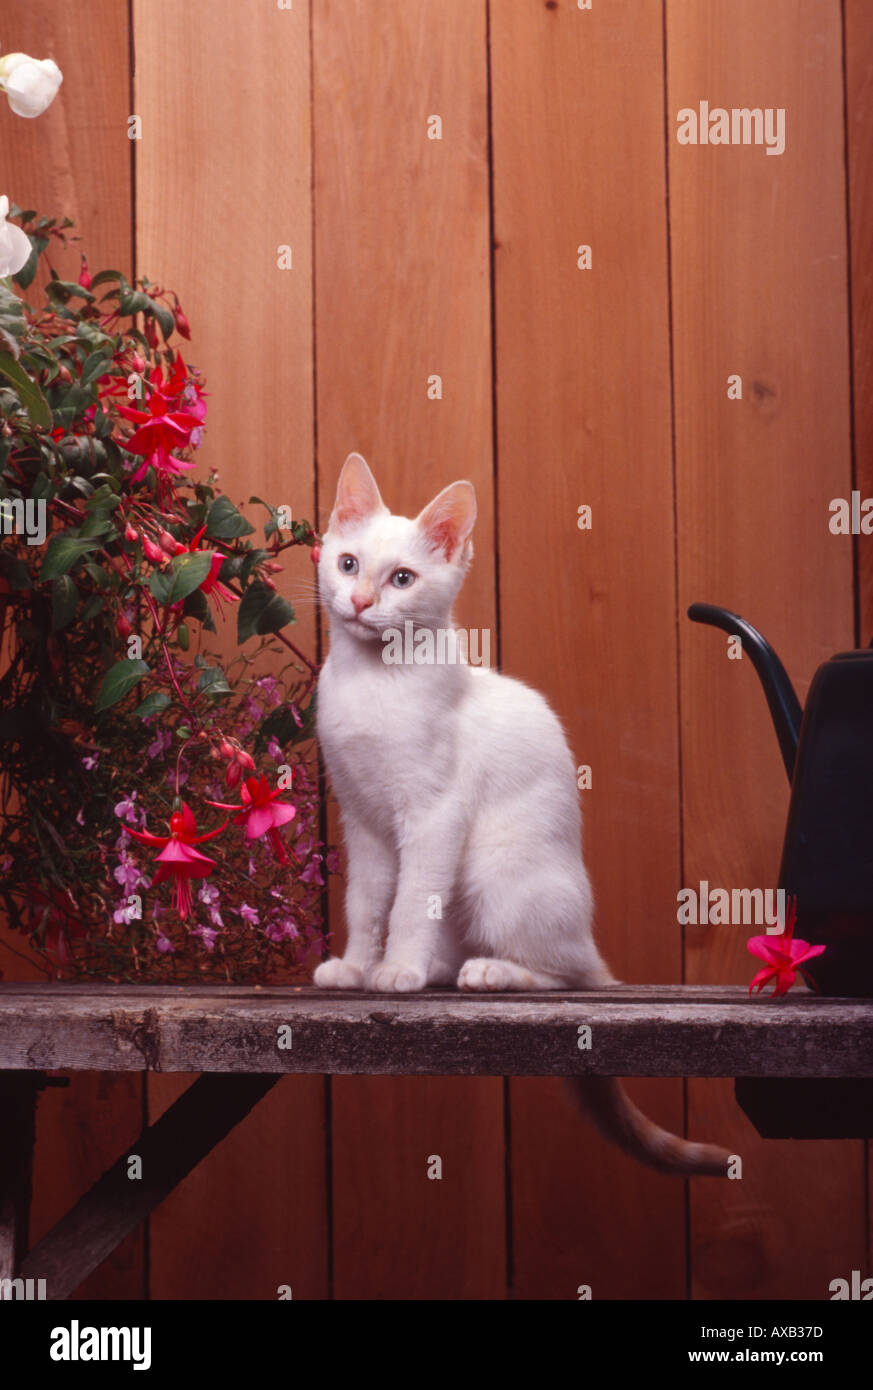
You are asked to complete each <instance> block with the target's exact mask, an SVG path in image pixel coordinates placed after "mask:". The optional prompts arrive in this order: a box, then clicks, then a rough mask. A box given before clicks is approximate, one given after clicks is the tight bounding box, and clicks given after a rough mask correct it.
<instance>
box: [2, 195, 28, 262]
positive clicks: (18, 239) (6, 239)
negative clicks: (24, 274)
mask: <svg viewBox="0 0 873 1390" xmlns="http://www.w3.org/2000/svg"><path fill="white" fill-rule="evenodd" d="M8 212H9V199H8V198H6V197H3V198H0V275H17V274H18V272H19V270H20V269H21V267H22V266H23V265H24V264H25V262H26V261H27V260H28V259H29V258H30V250H31V247H30V238H29V237H28V236H27V235H26V234H25V233H24V232H23V231H22V230H21V228H20V227H16V226H15V223H14V222H7V221H6V217H7V214H8Z"/></svg>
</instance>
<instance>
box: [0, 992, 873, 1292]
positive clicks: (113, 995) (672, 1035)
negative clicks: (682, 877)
mask: <svg viewBox="0 0 873 1390" xmlns="http://www.w3.org/2000/svg"><path fill="white" fill-rule="evenodd" d="M586 1029H590V1035H589V1034H588V1033H586V1032H585V1031H584V1030H586ZM580 1030H583V1031H580ZM58 1070H60V1071H108V1072H116V1071H118V1072H122V1071H140V1072H142V1071H164V1072H200V1073H202V1075H201V1076H200V1077H199V1079H198V1080H197V1081H196V1082H195V1083H194V1084H193V1085H192V1086H191V1087H189V1089H188V1090H187V1091H186V1092H185V1094H184V1095H182V1096H181V1097H180V1098H179V1099H178V1100H177V1101H176V1103H175V1104H174V1105H173V1106H171V1107H170V1109H169V1110H168V1111H167V1112H166V1113H165V1114H164V1115H162V1116H161V1118H160V1119H159V1120H157V1121H156V1122H155V1123H154V1124H152V1125H150V1126H149V1127H148V1128H147V1129H146V1130H145V1131H144V1132H143V1134H142V1135H141V1137H140V1138H139V1139H138V1140H137V1142H136V1145H135V1146H134V1148H135V1152H136V1153H137V1154H139V1155H140V1157H141V1158H142V1168H143V1177H142V1179H141V1180H140V1181H137V1182H131V1181H130V1180H129V1179H128V1175H127V1174H128V1153H129V1151H126V1152H125V1153H124V1154H122V1155H120V1156H119V1158H118V1160H117V1161H116V1162H115V1163H114V1164H113V1166H112V1167H111V1168H110V1169H109V1171H108V1172H107V1173H105V1174H104V1176H103V1177H102V1178H100V1179H99V1181H98V1182H97V1183H95V1184H94V1186H93V1187H92V1188H91V1189H90V1191H89V1192H87V1193H86V1194H85V1196H84V1197H82V1198H81V1200H80V1201H79V1202H77V1204H76V1205H75V1207H74V1208H73V1209H72V1211H70V1212H69V1213H68V1214H67V1216H65V1217H64V1218H63V1219H62V1220H61V1221H59V1222H58V1224H57V1225H56V1226H55V1227H54V1228H53V1229H52V1230H51V1231H50V1232H49V1233H48V1234H47V1235H46V1236H45V1237H44V1238H43V1239H42V1240H41V1241H40V1242H39V1243H38V1245H36V1246H35V1247H34V1248H33V1249H32V1250H30V1251H29V1252H26V1251H25V1249H24V1243H25V1241H26V1233H27V1219H28V1208H29V1197H30V1185H31V1164H32V1152H33V1133H34V1113H35V1103H36V1096H37V1093H38V1091H39V1090H40V1089H41V1088H42V1087H43V1086H45V1085H46V1084H51V1078H46V1076H45V1073H46V1071H58ZM292 1072H315V1073H333V1074H340V1073H342V1074H356V1073H357V1074H371V1075H378V1074H397V1075H443V1076H573V1075H581V1074H585V1073H595V1074H600V1075H611V1076H722V1077H724V1076H731V1077H735V1078H740V1082H739V1083H738V1085H746V1086H747V1087H748V1088H751V1089H750V1092H749V1094H750V1095H751V1094H753V1093H754V1092H755V1088H760V1087H762V1086H763V1087H764V1088H765V1089H764V1092H763V1094H764V1095H765V1096H769V1097H770V1099H767V1100H766V1104H765V1106H764V1109H765V1110H766V1111H767V1112H768V1113H769V1112H770V1111H771V1110H772V1109H773V1106H772V1104H771V1101H772V1098H773V1097H774V1096H776V1097H777V1098H778V1096H779V1095H781V1094H788V1092H789V1091H791V1089H792V1088H794V1093H793V1094H794V1100H795V1101H796V1100H797V1097H798V1092H797V1088H798V1087H799V1088H801V1090H800V1093H799V1094H800V1096H801V1097H802V1098H803V1099H804V1104H805V1105H806V1106H807V1108H808V1107H809V1096H810V1094H812V1095H819V1096H822V1097H824V1096H827V1095H829V1094H839V1095H841V1096H843V1097H844V1098H846V1097H847V1098H848V1099H847V1104H848V1105H849V1106H850V1108H852V1109H853V1111H854V1112H855V1113H857V1112H858V1110H859V1107H860V1108H865V1107H866V1109H865V1113H864V1114H863V1115H862V1116H861V1118H860V1120H859V1126H860V1128H859V1132H868V1133H869V1132H873V1130H870V1129H867V1130H866V1131H864V1128H863V1127H864V1126H865V1125H867V1124H868V1123H869V1119H870V1114H869V1112H870V1110H871V1109H873V1103H871V1098H873V1082H871V1078H873V1000H863V999H827V998H819V997H817V996H814V995H810V994H807V993H804V992H797V993H795V994H792V995H790V996H789V997H787V998H785V999H781V1000H778V1001H775V1002H770V1001H769V1000H767V999H754V1000H753V999H750V998H749V996H748V994H747V992H746V991H745V990H743V989H741V988H739V987H729V986H728V987H693V986H660V985H649V986H633V987H630V986H619V987H616V988H613V989H610V990H604V991H600V992H597V993H590V994H588V993H569V994H559V995H556V994H523V995H518V994H513V995H506V994H504V995H479V994H469V995H462V994H457V993H455V992H453V991H448V990H433V991H428V992H426V993H424V994H418V995H373V994H340V993H331V992H323V991H320V990H314V989H311V988H303V987H293V986H288V987H268V986H265V987H258V986H254V987H240V986H232V985H229V986H223V987H218V986H184V987H176V988H173V987H158V986H140V987H134V986H128V985H88V984H84V985H71V984H5V985H0V1114H2V1116H3V1125H2V1135H3V1138H2V1144H0V1278H3V1279H6V1278H12V1277H14V1276H17V1277H20V1278H23V1279H26V1278H34V1279H36V1278H44V1279H46V1281H47V1289H48V1297H49V1298H55V1299H57V1298H65V1297H67V1296H68V1295H69V1294H70V1293H71V1292H72V1291H73V1290H74V1289H75V1288H76V1287H77V1286H78V1285H79V1284H80V1283H81V1281H82V1280H83V1279H84V1278H85V1277H86V1276H87V1275H88V1274H90V1273H91V1271H92V1270H94V1269H96V1268H97V1266H98V1265H99V1264H101V1263H102V1261H103V1260H104V1259H106V1257H107V1255H109V1254H110V1253H111V1251H112V1250H114V1249H115V1247H116V1246H117V1245H119V1244H120V1242H121V1241H122V1240H123V1239H124V1238H125V1237H126V1236H127V1235H128V1234H129V1233H130V1232H131V1231H132V1230H133V1229H134V1228H135V1227H136V1226H137V1225H138V1224H139V1222H140V1221H142V1220H143V1219H144V1218H145V1217H146V1216H147V1215H148V1214H149V1213H150V1212H151V1211H152V1210H153V1209H154V1208H155V1207H156V1206H157V1205H158V1203H159V1202H161V1201H162V1200H163V1198H164V1197H165V1196H166V1195H167V1193H169V1192H170V1191H172V1189H173V1188H174V1187H175V1186H176V1185H177V1184H178V1183H179V1182H180V1181H181V1180H182V1179H183V1178H184V1177H185V1176H186V1175H187V1174H188V1173H189V1172H190V1171H191V1170H192V1169H193V1168H194V1167H196V1165H197V1164H198V1163H199V1162H200V1160H201V1159H202V1158H203V1157H204V1156H205V1155H206V1154H207V1153H209V1151H210V1150H211V1149H212V1148H213V1147H214V1146H215V1145H216V1144H218V1143H220V1141H221V1140H222V1139H223V1138H224V1137H225V1136H226V1135H227V1134H228V1133H229V1132H230V1131H231V1130H232V1129H233V1128H234V1126H235V1125H237V1124H238V1123H239V1122H240V1120H242V1119H243V1118H244V1117H245V1115H247V1114H248V1112H249V1111H250V1110H251V1109H252V1108H253V1106H254V1105H256V1104H257V1102H258V1101H259V1100H260V1099H261V1097H262V1096H264V1095H265V1094H266V1093H267V1091H269V1090H270V1088H271V1087H272V1086H274V1085H275V1084H276V1082H277V1081H278V1080H279V1079H280V1077H281V1076H282V1075H284V1074H286V1073H292ZM743 1078H748V1080H747V1081H745V1082H744V1081H743ZM757 1078H766V1080H765V1081H761V1080H757ZM789 1078H793V1079H790V1080H789ZM768 1087H769V1088H771V1090H770V1091H769V1092H768V1091H767V1089H766V1088H768ZM773 1087H775V1088H776V1090H775V1091H773V1090H772V1088H773ZM810 1087H813V1088H819V1089H818V1090H817V1091H815V1090H814V1091H813V1092H810V1091H809V1089H808V1088H810ZM816 1104H817V1102H815V1101H813V1108H815V1106H816ZM759 1128H760V1125H759ZM762 1132H766V1130H762Z"/></svg>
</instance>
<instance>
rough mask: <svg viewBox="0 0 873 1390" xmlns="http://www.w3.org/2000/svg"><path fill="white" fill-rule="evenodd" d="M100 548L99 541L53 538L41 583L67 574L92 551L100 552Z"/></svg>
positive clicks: (80, 538)
mask: <svg viewBox="0 0 873 1390" xmlns="http://www.w3.org/2000/svg"><path fill="white" fill-rule="evenodd" d="M99 547H100V542H99V541H92V540H88V539H86V538H83V537H80V536H53V537H52V539H51V540H50V541H49V543H48V549H47V550H46V553H45V559H44V560H43V562H42V569H41V570H40V572H39V578H40V583H44V582H45V581H46V580H47V579H57V577H58V575H59V574H66V573H67V570H71V569H72V568H73V566H74V565H75V563H76V561H77V560H79V559H81V557H82V556H83V555H87V554H88V552H89V551H91V550H98V549H99Z"/></svg>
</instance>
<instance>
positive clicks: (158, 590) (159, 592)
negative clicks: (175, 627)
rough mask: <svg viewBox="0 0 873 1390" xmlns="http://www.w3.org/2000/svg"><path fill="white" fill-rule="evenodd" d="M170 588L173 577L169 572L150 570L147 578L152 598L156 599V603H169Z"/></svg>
mask: <svg viewBox="0 0 873 1390" xmlns="http://www.w3.org/2000/svg"><path fill="white" fill-rule="evenodd" d="M172 587H173V576H172V574H171V572H170V571H169V570H152V572H151V576H150V577H149V589H150V591H151V595H152V598H154V599H157V601H158V603H169V601H170V590H171V589H172Z"/></svg>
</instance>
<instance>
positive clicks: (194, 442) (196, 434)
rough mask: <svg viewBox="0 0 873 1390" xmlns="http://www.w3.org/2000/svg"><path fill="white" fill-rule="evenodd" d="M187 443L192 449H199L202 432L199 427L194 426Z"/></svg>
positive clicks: (201, 441)
mask: <svg viewBox="0 0 873 1390" xmlns="http://www.w3.org/2000/svg"><path fill="white" fill-rule="evenodd" d="M188 443H189V444H190V445H191V448H192V449H199V448H200V445H201V444H202V443H203V430H202V429H201V427H200V425H195V426H194V428H193V430H192V431H191V433H190V434H189V436H188Z"/></svg>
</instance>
